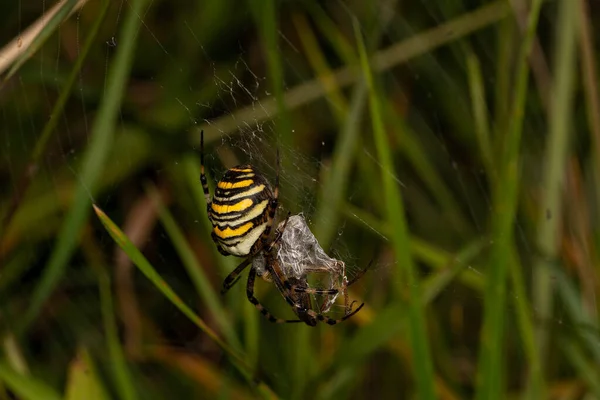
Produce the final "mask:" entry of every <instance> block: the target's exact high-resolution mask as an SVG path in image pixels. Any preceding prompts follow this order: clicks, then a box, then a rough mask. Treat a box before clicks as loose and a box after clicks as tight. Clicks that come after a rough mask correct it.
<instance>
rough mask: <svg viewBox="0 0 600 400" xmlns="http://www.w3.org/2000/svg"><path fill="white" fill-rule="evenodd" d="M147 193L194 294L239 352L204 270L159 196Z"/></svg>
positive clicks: (218, 300) (149, 191)
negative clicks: (193, 288)
mask: <svg viewBox="0 0 600 400" xmlns="http://www.w3.org/2000/svg"><path fill="white" fill-rule="evenodd" d="M148 193H149V194H150V197H151V198H152V200H153V201H154V203H155V205H156V207H157V209H158V214H159V217H160V222H161V223H162V225H163V227H164V228H165V230H166V232H167V234H168V235H169V238H170V239H171V242H172V243H173V245H174V246H175V249H176V251H177V254H179V257H180V258H181V261H182V263H183V266H184V268H185V270H186V272H187V273H188V275H189V277H190V279H191V281H192V284H193V285H194V287H195V288H196V292H198V295H199V296H200V297H201V298H202V301H203V302H204V304H205V305H206V307H207V308H208V310H209V311H210V312H211V314H212V318H214V319H215V321H216V322H217V324H219V327H220V328H221V330H222V331H223V332H224V334H225V337H226V338H227V340H228V341H229V343H231V345H232V346H233V347H234V348H235V349H236V350H241V349H242V346H241V344H240V343H239V340H238V338H237V336H236V334H235V331H234V330H233V327H232V325H231V323H230V322H229V318H228V316H227V313H226V312H225V309H224V308H223V306H222V305H221V301H220V298H219V296H218V295H217V293H216V292H215V290H214V288H213V286H212V285H211V283H210V280H209V279H208V277H207V276H206V274H205V273H204V269H203V268H202V266H201V265H200V264H199V263H198V259H197V258H196V257H195V256H194V252H193V251H192V249H191V247H190V245H189V243H188V242H187V240H185V236H184V234H183V232H182V231H181V229H179V227H178V226H177V223H176V222H175V219H174V218H173V215H171V213H170V212H169V210H168V209H167V208H165V206H164V204H163V202H162V200H161V198H160V194H159V193H158V191H157V190H156V188H155V187H154V186H150V187H149V188H148Z"/></svg>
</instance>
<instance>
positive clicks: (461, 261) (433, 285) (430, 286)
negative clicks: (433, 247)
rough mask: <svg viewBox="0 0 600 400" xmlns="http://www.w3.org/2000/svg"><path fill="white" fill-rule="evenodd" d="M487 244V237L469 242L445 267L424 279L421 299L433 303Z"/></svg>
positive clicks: (426, 302)
mask: <svg viewBox="0 0 600 400" xmlns="http://www.w3.org/2000/svg"><path fill="white" fill-rule="evenodd" d="M486 245H487V241H486V240H485V239H479V240H475V241H473V242H471V243H468V244H467V245H466V246H465V247H464V248H463V249H462V250H461V251H459V252H458V253H456V256H455V257H453V258H452V259H451V260H449V262H448V263H449V264H450V265H448V266H447V267H446V268H445V269H443V270H441V271H440V272H438V273H436V274H433V275H432V276H431V278H429V279H426V280H423V284H422V285H423V290H422V292H423V293H422V295H421V300H422V301H423V304H424V305H425V306H426V305H427V304H429V303H431V302H432V301H433V300H434V299H435V298H436V297H437V296H438V295H439V294H440V293H441V292H442V291H443V290H444V289H445V288H446V287H447V286H448V285H449V284H450V282H452V281H453V280H454V279H455V278H456V277H457V276H458V275H459V274H460V273H461V272H462V271H463V270H464V269H465V268H466V267H467V266H468V265H469V263H470V262H471V260H473V259H474V258H475V257H477V256H478V255H479V254H480V253H481V251H482V250H483V249H484V248H485V246H486Z"/></svg>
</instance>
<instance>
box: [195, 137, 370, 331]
mask: <svg viewBox="0 0 600 400" xmlns="http://www.w3.org/2000/svg"><path fill="white" fill-rule="evenodd" d="M200 163H201V172H200V182H201V183H202V188H203V189H204V196H205V198H206V207H207V213H208V219H209V220H210V222H211V224H212V233H211V236H212V239H213V241H214V242H215V244H216V245H217V249H218V250H219V252H220V253H221V254H223V255H225V256H229V255H234V256H238V257H246V258H245V259H244V261H242V262H241V263H240V264H239V265H238V266H237V267H236V268H235V269H234V270H233V271H232V272H231V273H230V274H229V275H228V276H227V277H226V278H225V280H224V282H223V288H222V289H221V293H222V294H224V293H225V292H227V291H228V290H229V289H230V288H231V287H232V286H233V285H234V284H235V283H236V282H237V281H238V280H239V278H240V276H239V275H240V273H241V272H242V271H243V270H244V269H245V268H246V267H247V266H248V265H250V264H252V266H251V267H250V272H249V274H248V284H247V288H246V294H247V297H248V300H249V301H250V302H251V303H252V304H254V306H255V307H256V308H257V309H258V310H259V311H260V312H261V313H262V314H263V315H264V316H265V317H266V318H267V319H268V320H269V321H271V322H275V323H286V322H304V323H306V324H307V325H310V326H315V325H316V324H317V321H323V322H325V323H327V324H329V325H335V324H337V323H339V322H342V321H344V320H346V319H348V318H350V317H351V316H353V315H354V314H356V313H357V312H358V311H359V310H360V309H361V308H362V306H363V305H364V303H363V304H361V305H360V306H359V307H358V308H357V309H356V310H354V311H352V312H351V310H350V308H351V305H348V301H347V300H346V313H345V315H344V317H342V318H340V319H333V318H330V317H327V316H325V315H323V314H322V313H321V312H316V311H314V310H313V309H312V303H311V299H310V295H328V296H334V295H337V294H338V293H339V292H340V291H343V292H344V295H345V296H346V299H347V292H346V287H347V286H348V285H350V284H352V283H354V282H355V281H356V280H357V279H358V277H357V278H355V279H354V280H353V281H352V282H345V283H346V284H344V285H343V286H344V287H343V288H342V289H336V288H329V289H316V288H310V287H308V283H307V280H306V276H301V277H290V276H286V274H284V273H283V271H282V269H281V266H280V262H279V259H278V256H277V251H278V249H279V242H280V240H281V237H282V233H283V232H284V231H285V227H286V224H287V221H288V218H289V215H288V217H287V218H286V219H285V221H283V222H282V224H281V225H280V227H278V229H276V232H275V235H274V237H273V238H271V227H272V225H273V221H274V219H275V214H276V211H277V206H278V197H279V164H280V163H279V151H278V152H277V174H276V176H275V187H274V188H271V186H270V184H269V182H268V181H267V179H265V178H264V177H263V176H262V175H261V174H260V172H258V171H257V170H256V169H255V168H254V167H253V166H252V165H249V164H246V165H239V166H236V167H233V168H230V169H229V170H227V171H226V172H225V175H224V176H223V178H222V179H221V180H220V181H219V182H218V183H217V188H216V190H215V194H214V196H213V198H212V199H211V196H210V191H209V189H208V182H207V180H206V176H205V174H204V131H201V133H200ZM257 256H258V257H262V258H264V267H263V270H261V271H260V274H259V276H261V277H262V278H263V279H265V280H266V281H269V282H272V283H274V284H275V286H276V287H277V289H278V290H279V292H281V294H282V296H283V297H284V299H285V300H286V301H287V303H288V304H289V305H290V306H291V307H292V310H293V311H294V313H295V314H296V315H297V316H298V318H299V319H297V320H286V319H280V318H276V317H274V316H273V315H271V314H270V313H269V311H267V309H266V308H264V307H263V306H262V305H261V304H260V302H259V301H258V300H257V299H256V297H254V281H255V278H256V275H257V266H256V265H254V263H253V260H254V259H255V258H256V257H257ZM361 275H362V274H361Z"/></svg>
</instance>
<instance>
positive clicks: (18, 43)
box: [0, 0, 87, 85]
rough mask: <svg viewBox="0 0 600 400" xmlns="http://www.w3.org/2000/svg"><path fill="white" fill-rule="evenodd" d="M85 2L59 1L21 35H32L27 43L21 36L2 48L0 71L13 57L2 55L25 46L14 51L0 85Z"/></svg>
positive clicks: (78, 0)
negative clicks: (8, 68) (14, 55)
mask: <svg viewBox="0 0 600 400" xmlns="http://www.w3.org/2000/svg"><path fill="white" fill-rule="evenodd" d="M86 2H87V0H68V1H65V2H59V3H58V4H57V5H56V6H55V7H54V8H52V9H51V10H49V11H48V12H47V13H46V14H45V15H43V16H42V17H41V18H40V19H39V20H38V22H37V23H36V24H34V25H33V26H32V27H30V29H29V30H28V31H27V32H26V33H25V34H24V35H23V36H26V38H28V37H29V36H30V35H31V36H34V37H33V38H32V39H30V41H29V43H23V38H22V37H18V38H16V39H15V40H13V41H12V42H11V43H10V44H9V45H8V46H6V47H5V48H4V49H2V53H3V57H2V58H0V59H4V61H3V64H4V65H3V66H0V71H1V70H3V69H4V68H7V67H8V65H7V64H5V63H6V62H7V61H6V60H8V61H10V60H11V59H13V57H7V56H6V55H4V54H5V53H9V52H11V51H12V52H14V48H17V49H19V48H21V47H25V50H23V51H21V52H20V53H19V52H18V50H17V52H16V53H17V54H18V55H17V56H16V58H14V64H13V66H12V68H11V69H10V70H9V71H8V73H7V74H6V76H5V77H4V78H3V80H2V82H1V83H0V85H1V84H4V82H6V81H7V80H8V79H10V77H11V76H13V75H14V74H15V73H16V72H17V71H18V70H19V68H21V66H22V65H23V64H24V63H25V62H26V61H27V60H29V58H31V56H33V55H34V54H35V53H36V52H37V51H38V50H39V49H40V47H42V45H43V44H44V43H45V42H46V40H48V38H49V37H50V36H52V34H53V33H54V32H55V31H56V30H57V29H58V28H59V26H60V25H61V24H62V23H63V22H64V21H65V20H66V19H67V18H69V16H70V15H71V13H72V12H73V11H74V9H75V7H76V6H77V7H82V6H83V5H84V4H85V3H86ZM38 25H40V26H38ZM38 29H39V31H38ZM11 48H12V49H11Z"/></svg>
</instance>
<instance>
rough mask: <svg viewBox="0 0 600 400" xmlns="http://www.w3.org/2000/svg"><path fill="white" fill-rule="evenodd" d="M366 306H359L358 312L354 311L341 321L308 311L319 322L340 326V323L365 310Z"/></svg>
mask: <svg viewBox="0 0 600 400" xmlns="http://www.w3.org/2000/svg"><path fill="white" fill-rule="evenodd" d="M364 305H365V303H362V304H361V305H360V306H358V308H357V309H356V310H354V311H352V312H351V313H349V314H346V315H344V316H343V317H342V318H340V319H333V318H329V317H328V316H326V315H323V314H319V313H317V312H315V311H314V310H308V311H307V313H308V314H309V315H310V316H311V317H313V318H316V319H317V320H319V321H321V322H325V323H326V324H327V325H335V324H339V323H340V322H343V321H345V320H347V319H348V318H350V317H352V316H353V315H354V314H356V313H357V312H359V311H360V309H361V308H363V306H364Z"/></svg>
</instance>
